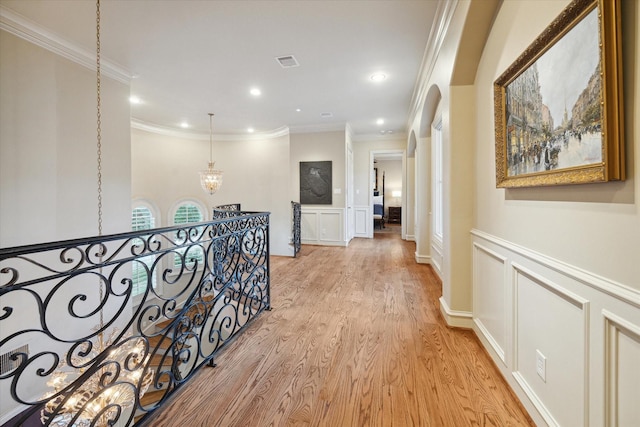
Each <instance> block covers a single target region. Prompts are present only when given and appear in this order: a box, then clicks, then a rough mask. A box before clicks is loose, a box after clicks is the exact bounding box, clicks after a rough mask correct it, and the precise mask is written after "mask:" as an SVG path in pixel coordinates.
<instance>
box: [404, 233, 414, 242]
mask: <svg viewBox="0 0 640 427" xmlns="http://www.w3.org/2000/svg"><path fill="white" fill-rule="evenodd" d="M405 240H408V241H409V242H415V241H416V236H415V235H413V234H407V235H406V236H405Z"/></svg>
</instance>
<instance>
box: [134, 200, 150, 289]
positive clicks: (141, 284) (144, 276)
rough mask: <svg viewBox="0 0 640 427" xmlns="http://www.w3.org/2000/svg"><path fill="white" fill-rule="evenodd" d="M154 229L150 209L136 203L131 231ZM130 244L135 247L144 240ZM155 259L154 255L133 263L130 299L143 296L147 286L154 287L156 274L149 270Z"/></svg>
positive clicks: (142, 243) (139, 239)
mask: <svg viewBox="0 0 640 427" xmlns="http://www.w3.org/2000/svg"><path fill="white" fill-rule="evenodd" d="M134 206H135V204H134ZM155 227H156V218H155V215H154V213H153V211H152V208H151V207H150V206H146V205H145V204H141V203H138V206H135V207H134V208H133V210H132V212H131V229H132V230H133V231H144V230H151V229H152V228H155ZM132 244H133V245H136V246H138V245H144V240H143V239H141V238H138V239H134V240H133V241H132ZM155 259H156V257H155V255H147V256H144V257H141V258H138V260H136V261H134V262H133V266H132V276H131V279H132V281H133V288H132V291H131V292H132V295H131V296H132V297H136V296H137V295H141V294H143V293H144V292H145V291H146V289H147V286H149V285H151V286H152V287H154V288H155V287H156V272H155V270H151V268H152V267H153V262H154V261H155ZM149 273H151V277H149Z"/></svg>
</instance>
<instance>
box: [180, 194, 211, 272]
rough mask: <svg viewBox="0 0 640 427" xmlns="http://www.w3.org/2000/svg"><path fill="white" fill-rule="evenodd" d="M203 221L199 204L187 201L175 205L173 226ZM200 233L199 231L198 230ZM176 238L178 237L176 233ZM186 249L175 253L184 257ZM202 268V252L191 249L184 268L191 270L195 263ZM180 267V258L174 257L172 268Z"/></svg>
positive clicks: (195, 248) (202, 211) (196, 248)
mask: <svg viewBox="0 0 640 427" xmlns="http://www.w3.org/2000/svg"><path fill="white" fill-rule="evenodd" d="M204 220H205V217H204V210H203V208H202V206H201V205H200V204H199V203H196V202H192V201H187V202H182V203H180V204H178V205H177V207H176V209H175V211H174V214H173V225H181V224H189V223H194V222H202V221H204ZM198 233H200V230H198ZM176 237H178V235H177V233H176ZM185 251H186V248H183V249H178V250H177V252H179V253H180V254H182V255H184V253H185ZM196 262H197V263H198V266H202V265H203V263H204V251H203V250H202V248H201V247H191V249H189V252H188V255H187V258H186V259H185V260H184V266H185V267H189V268H192V267H193V265H194V264H195V263H196ZM181 266H182V257H181V256H178V255H176V256H175V257H174V267H175V268H180V267H181Z"/></svg>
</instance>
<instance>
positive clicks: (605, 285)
mask: <svg viewBox="0 0 640 427" xmlns="http://www.w3.org/2000/svg"><path fill="white" fill-rule="evenodd" d="M471 234H472V235H474V236H476V237H479V238H481V239H484V240H486V241H489V242H491V243H494V244H496V245H498V246H501V247H503V248H505V249H507V250H509V251H512V252H514V253H516V254H518V255H521V256H523V257H525V258H528V259H530V260H531V261H534V262H536V263H538V264H540V265H542V266H544V267H547V268H549V269H551V270H553V271H555V272H558V273H560V274H562V275H564V276H567V277H569V278H571V279H573V280H575V281H577V282H580V283H582V284H584V285H587V286H589V287H591V288H594V289H596V290H598V291H600V292H603V293H605V294H607V295H610V296H612V297H614V298H617V299H619V300H621V301H624V302H626V303H627V304H631V305H633V306H635V307H637V308H640V291H638V290H636V289H633V288H631V287H629V286H626V285H623V284H622V283H618V282H615V281H613V280H609V279H607V278H605V277H602V276H598V275H596V274H594V273H591V272H589V271H586V270H583V269H581V268H578V267H575V266H573V265H570V264H567V263H566V262H563V261H560V260H557V259H555V258H552V257H550V256H547V255H543V254H541V253H539V252H536V251H533V250H531V249H527V248H525V247H523V246H520V245H517V244H515V243H511V242H509V241H506V240H504V239H501V238H499V237H496V236H493V235H491V234H488V233H485V232H483V231H480V230H477V229H473V230H471Z"/></svg>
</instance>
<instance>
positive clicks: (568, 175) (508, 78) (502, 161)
mask: <svg viewBox="0 0 640 427" xmlns="http://www.w3.org/2000/svg"><path fill="white" fill-rule="evenodd" d="M620 7H621V4H620V2H619V1H618V0H574V1H573V2H572V3H570V4H569V6H567V7H566V8H565V9H564V10H563V11H562V13H561V14H560V15H559V16H558V17H557V18H556V19H555V20H554V21H553V22H552V23H551V24H550V25H549V26H548V27H547V28H546V29H545V30H544V31H543V32H542V34H540V36H538V38H537V39H536V40H535V41H534V42H533V43H532V44H531V45H530V46H529V47H528V48H527V49H526V50H525V51H524V52H523V53H522V54H521V55H520V57H519V58H518V59H517V60H516V61H515V62H514V63H513V64H511V66H510V67H509V68H508V69H507V70H506V71H505V72H504V73H503V74H502V75H501V76H500V77H499V78H498V79H497V80H496V81H495V82H494V113H495V132H496V146H495V149H496V187H498V188H508V187H530V186H543V185H560V184H582V183H593V182H607V181H619V180H624V179H625V168H624V138H623V137H624V126H623V124H624V123H623V104H622V102H623V97H622V93H623V92H622V50H621V48H622V45H621V40H622V36H621V28H620V27H621V18H620ZM595 8H597V9H598V26H599V33H600V39H599V41H600V44H599V54H600V58H599V62H600V70H601V72H600V76H601V91H600V100H601V109H600V118H601V120H600V125H601V128H600V129H601V130H600V131H601V135H602V157H601V159H602V162H600V161H598V162H597V163H590V164H584V165H579V166H572V167H566V168H559V169H551V170H541V171H535V172H524V173H519V174H515V173H514V174H512V175H509V159H508V156H509V155H510V154H509V153H508V151H509V149H508V147H507V143H508V140H509V138H508V137H509V134H508V131H507V124H508V121H509V117H510V112H509V111H507V99H506V97H507V94H506V91H507V87H508V86H509V84H511V83H512V82H513V81H514V80H515V79H516V78H517V77H519V76H520V75H521V74H522V73H524V72H525V71H526V70H527V69H529V68H530V67H533V66H534V65H535V63H536V61H538V59H539V58H540V57H541V56H543V54H545V53H546V52H547V51H548V50H549V49H550V48H551V47H552V46H553V45H554V44H556V42H558V41H559V40H561V39H562V38H563V37H564V36H565V35H566V34H567V32H569V31H570V30H571V29H572V28H574V27H575V26H576V25H577V24H578V23H580V22H581V21H582V20H583V19H584V18H585V17H586V16H587V15H588V14H590V13H591V12H592V11H593V10H594V9H595ZM536 74H537V69H536ZM558 77H559V78H562V77H569V78H570V76H558ZM567 80H568V79H567ZM565 104H566V102H565ZM565 110H566V108H565ZM525 114H526V113H525ZM522 123H524V125H522V124H521V125H520V126H524V128H525V132H526V122H525V121H524V120H522ZM551 123H552V124H553V120H552V119H551ZM553 130H554V131H555V129H553ZM565 132H566V131H565ZM527 136H529V135H527ZM537 136H538V137H539V136H540V135H537ZM514 140H515V141H516V142H517V138H515V139H514ZM547 147H549V145H548V146H547ZM537 149H538V147H537V142H536V150H537ZM512 151H513V149H512ZM528 153H529V152H528ZM511 155H512V156H513V154H511ZM537 156H538V155H537V154H536V157H535V158H536V159H538V157H537ZM515 159H516V160H515V161H513V160H512V165H513V163H515V162H517V161H518V160H517V159H518V157H515ZM536 162H538V160H536Z"/></svg>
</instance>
